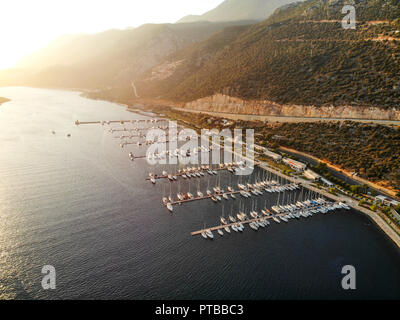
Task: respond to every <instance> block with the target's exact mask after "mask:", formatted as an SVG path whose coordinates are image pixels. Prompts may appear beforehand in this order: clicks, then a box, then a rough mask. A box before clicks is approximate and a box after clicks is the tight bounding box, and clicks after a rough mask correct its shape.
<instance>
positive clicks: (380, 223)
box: [132, 110, 400, 249]
mask: <svg viewBox="0 0 400 320" xmlns="http://www.w3.org/2000/svg"><path fill="white" fill-rule="evenodd" d="M178 111H180V110H178ZM132 112H134V111H132ZM151 112H153V113H155V114H157V112H156V111H154V110H152V111H151ZM165 117H166V118H168V117H167V116H165ZM245 157H246V156H243V158H245ZM316 159H317V158H316ZM257 162H258V163H259V166H260V167H261V168H262V169H264V170H268V171H270V172H272V173H274V174H276V175H278V176H281V177H283V178H284V179H287V180H289V181H291V182H294V183H298V182H301V184H302V186H303V187H305V188H308V189H310V190H313V191H315V192H318V193H320V194H322V195H324V196H325V197H327V198H330V199H334V200H336V201H339V202H343V201H344V202H346V203H347V204H348V205H349V206H350V207H351V208H353V209H354V210H356V211H358V212H360V213H363V214H365V215H366V216H367V217H368V218H369V219H370V220H371V221H372V222H374V223H375V225H376V226H377V227H378V230H380V231H382V232H383V233H384V234H386V236H387V237H388V239H389V240H392V242H393V243H394V244H395V245H396V246H397V248H398V249H400V234H399V233H398V232H397V231H396V230H395V229H393V228H392V227H391V225H390V223H388V222H387V221H386V220H385V219H384V218H383V217H381V216H380V215H379V213H377V212H374V211H371V210H369V209H367V208H364V207H361V206H360V205H359V204H358V203H355V202H354V200H353V199H351V198H350V197H347V196H341V197H338V196H336V195H333V194H331V193H328V192H327V191H325V190H321V189H318V188H316V187H314V186H312V185H311V182H309V181H306V180H304V179H301V178H297V179H295V178H293V177H289V176H286V175H284V174H283V173H281V172H279V171H278V170H276V169H275V168H272V167H271V166H269V165H268V164H267V163H266V162H263V161H257ZM334 170H336V169H334Z"/></svg>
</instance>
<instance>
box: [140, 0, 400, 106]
mask: <svg viewBox="0 0 400 320" xmlns="http://www.w3.org/2000/svg"><path fill="white" fill-rule="evenodd" d="M346 3H347V2H345V1H342V0H333V1H325V0H309V1H306V2H304V3H297V4H294V5H288V6H285V8H281V9H278V10H277V11H276V12H275V14H274V15H273V16H271V17H270V18H269V19H267V20H266V21H264V22H262V23H259V24H257V25H253V26H249V27H241V28H228V29H225V30H223V31H221V32H220V33H219V34H218V35H215V36H213V37H211V38H210V39H208V40H205V41H203V42H201V43H199V44H197V45H196V46H193V47H192V48H191V50H187V49H186V50H185V51H182V52H178V53H177V54H176V55H172V56H170V57H168V60H169V61H175V60H180V61H184V62H183V63H181V64H180V65H179V66H177V67H176V70H175V72H174V73H173V74H171V75H170V76H169V77H168V78H166V79H160V80H157V79H152V81H149V80H148V77H147V78H145V79H143V81H141V82H140V83H138V84H137V87H138V90H139V92H141V94H142V96H148V97H150V96H151V97H160V98H164V99H172V100H174V101H184V102H186V101H191V100H195V99H197V98H201V97H205V96H210V95H213V94H215V93H224V94H227V95H231V96H236V97H240V98H244V99H267V100H272V101H274V102H278V103H282V104H285V103H286V104H287V103H289V104H290V103H291V104H303V105H316V106H319V105H355V106H380V107H384V108H389V107H396V106H399V105H400V63H399V61H400V26H399V21H400V20H399V17H400V2H399V1H398V0H374V1H358V2H357V4H356V5H355V7H356V12H357V25H356V29H355V30H351V29H343V28H342V25H341V19H342V18H343V17H344V14H342V13H341V9H342V7H343V5H344V4H346ZM225 38H226V39H229V41H225V40H224V39H225ZM150 72H151V71H150Z"/></svg>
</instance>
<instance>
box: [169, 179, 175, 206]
mask: <svg viewBox="0 0 400 320" xmlns="http://www.w3.org/2000/svg"><path fill="white" fill-rule="evenodd" d="M168 200H169V202H174V201H173V200H172V185H171V183H170V184H169V197H168Z"/></svg>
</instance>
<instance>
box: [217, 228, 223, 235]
mask: <svg viewBox="0 0 400 320" xmlns="http://www.w3.org/2000/svg"><path fill="white" fill-rule="evenodd" d="M217 232H218V234H219V235H220V236H221V237H222V236H223V235H224V233H223V231H222V230H221V229H218V231H217Z"/></svg>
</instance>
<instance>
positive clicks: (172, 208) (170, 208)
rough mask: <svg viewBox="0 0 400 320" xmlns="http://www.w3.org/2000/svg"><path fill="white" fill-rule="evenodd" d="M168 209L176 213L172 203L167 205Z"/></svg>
mask: <svg viewBox="0 0 400 320" xmlns="http://www.w3.org/2000/svg"><path fill="white" fill-rule="evenodd" d="M167 209H168V210H169V211H170V212H173V211H174V207H173V206H172V204H171V203H169V202H168V203H167Z"/></svg>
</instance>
